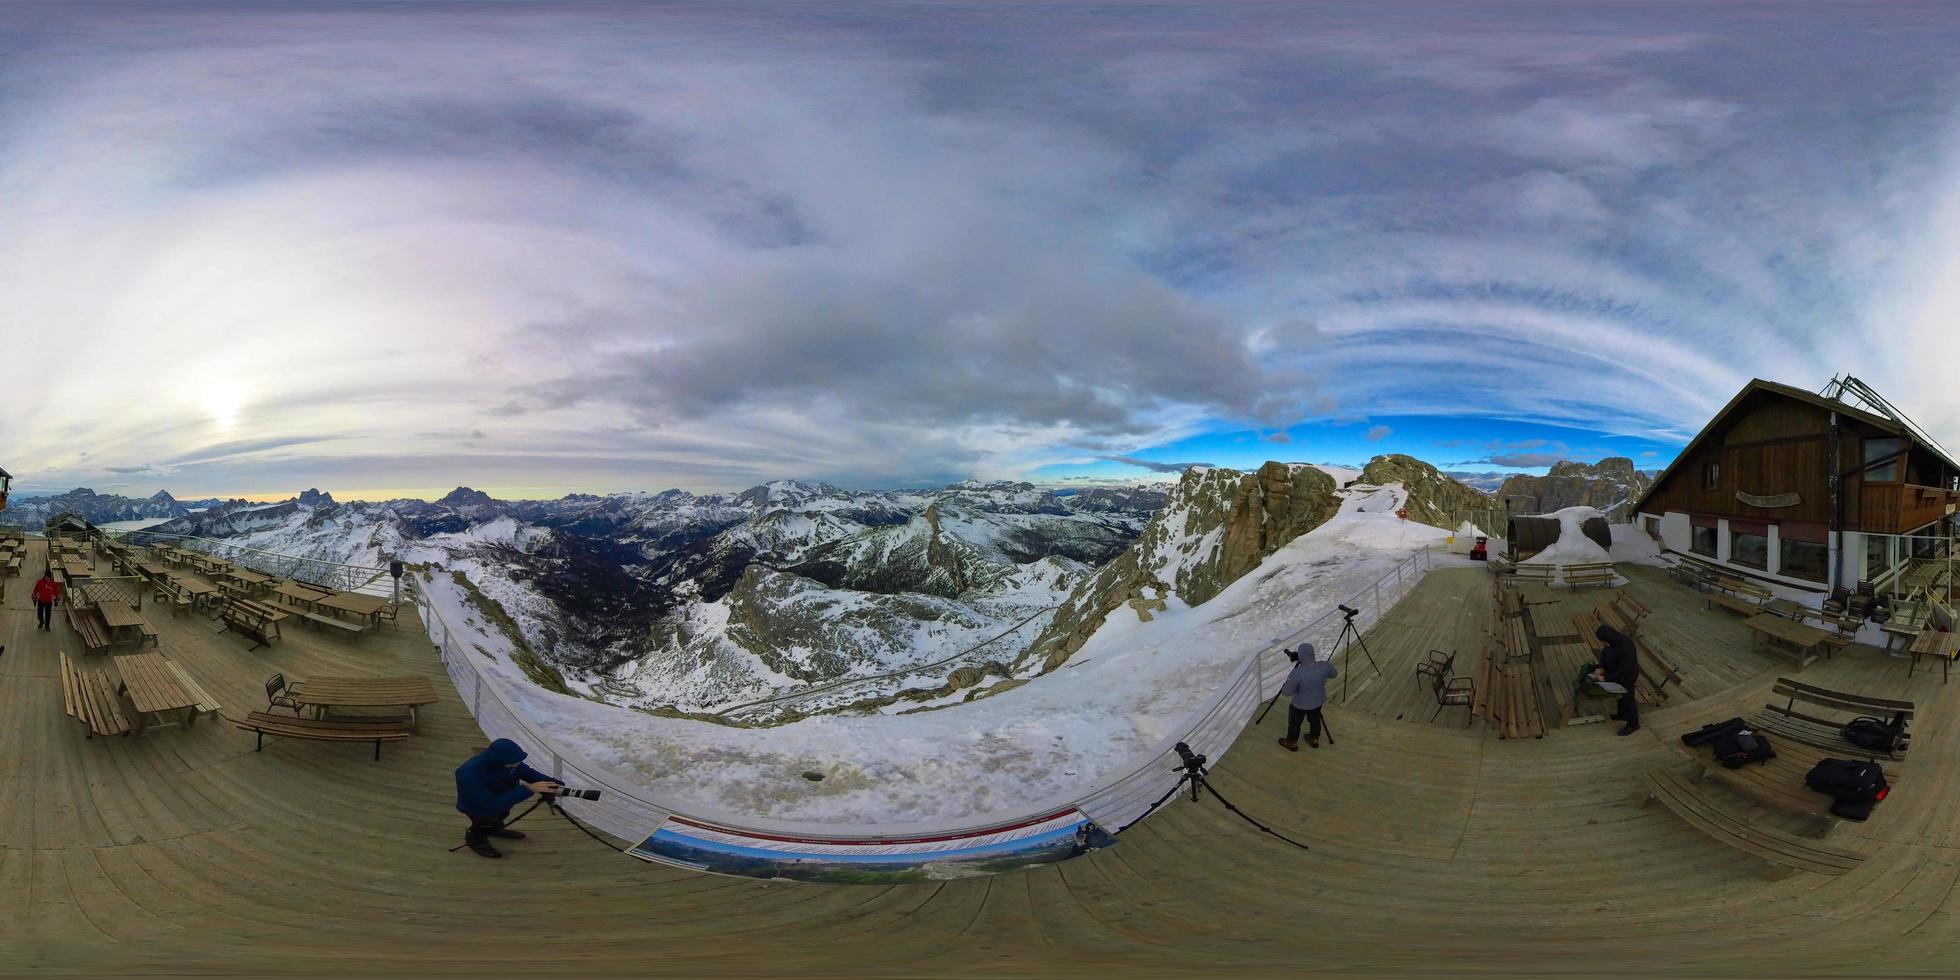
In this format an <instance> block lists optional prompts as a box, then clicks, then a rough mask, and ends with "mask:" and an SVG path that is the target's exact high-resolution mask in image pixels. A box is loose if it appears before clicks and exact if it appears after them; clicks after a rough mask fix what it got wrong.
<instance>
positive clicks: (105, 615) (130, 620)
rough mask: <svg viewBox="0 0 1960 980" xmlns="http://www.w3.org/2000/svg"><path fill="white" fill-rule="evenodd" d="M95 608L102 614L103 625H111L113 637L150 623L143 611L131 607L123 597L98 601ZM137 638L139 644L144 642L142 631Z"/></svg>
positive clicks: (111, 636)
mask: <svg viewBox="0 0 1960 980" xmlns="http://www.w3.org/2000/svg"><path fill="white" fill-rule="evenodd" d="M95 609H96V611H97V612H99V613H101V614H102V625H104V626H107V627H109V636H110V638H111V639H115V638H116V634H118V633H122V632H125V631H127V630H138V631H140V630H141V629H142V628H143V627H145V626H148V625H149V622H148V621H147V620H145V619H144V618H143V614H142V613H139V612H137V611H136V610H134V609H131V608H129V603H127V602H124V601H122V600H121V599H108V600H103V601H100V602H97V603H96V604H95ZM136 640H137V643H138V644H139V645H140V644H141V643H142V641H143V637H142V635H141V633H140V632H139V633H138V635H137V637H136Z"/></svg>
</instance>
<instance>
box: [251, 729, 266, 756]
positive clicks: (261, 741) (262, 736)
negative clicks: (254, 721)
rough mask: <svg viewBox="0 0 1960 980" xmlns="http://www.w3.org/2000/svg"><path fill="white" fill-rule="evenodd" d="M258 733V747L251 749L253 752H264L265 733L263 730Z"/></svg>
mask: <svg viewBox="0 0 1960 980" xmlns="http://www.w3.org/2000/svg"><path fill="white" fill-rule="evenodd" d="M258 734H259V747H258V748H256V749H253V750H252V751H254V752H264V751H265V733H264V732H260V733H258Z"/></svg>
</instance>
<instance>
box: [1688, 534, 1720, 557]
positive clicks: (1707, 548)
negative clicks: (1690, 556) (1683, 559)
mask: <svg viewBox="0 0 1960 980" xmlns="http://www.w3.org/2000/svg"><path fill="white" fill-rule="evenodd" d="M1688 550H1689V551H1692V552H1694V553H1695V554H1698V555H1707V556H1708V557H1710V558H1713V557H1715V529H1714V528H1712V527H1699V526H1697V527H1696V528H1695V533H1694V537H1692V538H1690V539H1689V541H1688Z"/></svg>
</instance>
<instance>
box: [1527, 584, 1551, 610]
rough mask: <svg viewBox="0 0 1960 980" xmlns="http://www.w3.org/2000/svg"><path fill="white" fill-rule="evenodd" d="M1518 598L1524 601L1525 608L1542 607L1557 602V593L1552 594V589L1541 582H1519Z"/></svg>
mask: <svg viewBox="0 0 1960 980" xmlns="http://www.w3.org/2000/svg"><path fill="white" fill-rule="evenodd" d="M1518 598H1520V599H1522V600H1524V604H1525V605H1527V606H1542V605H1546V604H1547V603H1553V602H1557V601H1558V593H1555V592H1553V591H1552V587H1551V586H1549V585H1546V584H1545V583H1543V582H1520V583H1518Z"/></svg>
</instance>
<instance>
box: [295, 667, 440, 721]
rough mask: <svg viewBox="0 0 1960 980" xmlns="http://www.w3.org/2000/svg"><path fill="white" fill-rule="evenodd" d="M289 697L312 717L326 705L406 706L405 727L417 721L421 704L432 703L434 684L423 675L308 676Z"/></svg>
mask: <svg viewBox="0 0 1960 980" xmlns="http://www.w3.org/2000/svg"><path fill="white" fill-rule="evenodd" d="M293 700H295V701H297V702H299V703H300V704H304V705H309V706H311V707H312V708H313V709H314V713H315V715H316V716H319V715H324V714H325V713H326V711H327V709H329V708H407V709H408V715H409V726H410V727H411V728H413V727H416V726H418V725H419V724H420V722H421V718H420V709H421V708H422V706H423V705H427V704H434V703H436V686H435V684H434V683H432V682H431V681H430V680H429V678H428V677H427V676H426V675H422V674H411V675H408V676H405V677H308V678H307V679H306V681H305V682H304V683H302V684H300V685H299V690H298V691H295V692H293Z"/></svg>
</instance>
